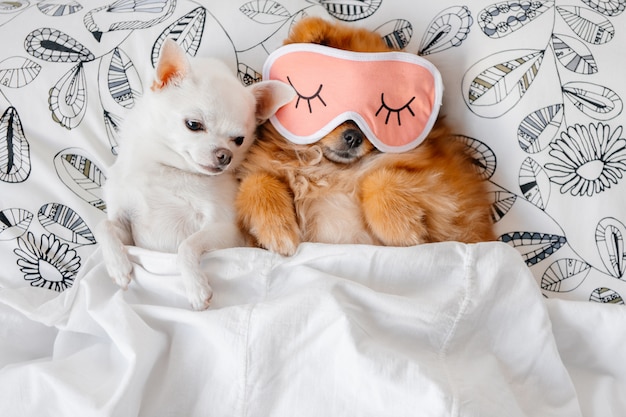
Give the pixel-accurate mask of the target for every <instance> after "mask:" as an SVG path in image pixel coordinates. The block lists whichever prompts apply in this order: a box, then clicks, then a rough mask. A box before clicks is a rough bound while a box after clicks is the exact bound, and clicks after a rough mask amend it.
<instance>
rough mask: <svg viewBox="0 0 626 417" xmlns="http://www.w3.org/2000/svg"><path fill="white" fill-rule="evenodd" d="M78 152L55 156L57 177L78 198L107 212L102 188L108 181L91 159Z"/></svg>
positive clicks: (67, 152)
mask: <svg viewBox="0 0 626 417" xmlns="http://www.w3.org/2000/svg"><path fill="white" fill-rule="evenodd" d="M76 152H80V150H78V149H74V150H72V149H66V150H64V151H61V152H59V153H58V154H56V155H55V157H54V168H55V169H56V171H57V175H58V176H59V178H60V179H61V181H62V182H63V184H65V185H66V186H67V187H68V188H69V189H70V190H72V192H74V193H75V194H76V195H77V196H79V197H80V198H81V199H83V200H84V201H86V202H87V203H89V204H90V205H92V206H94V207H95V208H97V209H99V210H102V211H104V212H106V204H105V202H104V200H103V199H102V186H103V185H104V182H105V181H106V179H105V177H104V174H103V173H102V171H101V170H100V168H98V166H97V165H96V164H94V163H93V162H92V161H91V160H90V159H88V158H86V157H84V156H82V155H79V154H77V153H76Z"/></svg>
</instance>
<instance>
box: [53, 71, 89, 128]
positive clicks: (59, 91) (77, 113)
mask: <svg viewBox="0 0 626 417" xmlns="http://www.w3.org/2000/svg"><path fill="white" fill-rule="evenodd" d="M48 108H49V109H50V111H51V112H52V119H53V120H54V121H55V122H57V123H58V124H60V125H61V126H63V127H65V128H67V129H74V128H75V127H76V126H78V125H79V124H80V122H81V121H82V120H83V117H84V116H85V111H86V109H87V87H86V82H85V73H84V71H83V64H82V63H79V64H77V65H75V66H74V67H73V68H72V69H71V70H69V71H68V72H67V73H65V75H63V77H61V79H60V80H59V81H57V83H56V84H55V85H54V87H52V88H51V89H50V95H49V97H48Z"/></svg>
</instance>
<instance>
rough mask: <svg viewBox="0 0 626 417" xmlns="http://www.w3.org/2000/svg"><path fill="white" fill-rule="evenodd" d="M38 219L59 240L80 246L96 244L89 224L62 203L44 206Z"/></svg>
mask: <svg viewBox="0 0 626 417" xmlns="http://www.w3.org/2000/svg"><path fill="white" fill-rule="evenodd" d="M37 217H38V219H39V223H41V225H42V226H43V227H44V229H46V231H48V232H50V233H52V234H54V235H55V236H56V237H58V238H59V239H63V240H65V241H67V242H71V243H76V244H79V245H93V244H94V243H96V238H95V237H94V235H93V233H92V232H91V229H89V227H88V226H87V223H85V221H84V220H83V219H82V218H81V217H80V216H79V215H78V214H77V213H76V212H75V211H74V210H72V209H71V208H70V207H68V206H65V205H63V204H61V203H48V204H44V205H43V206H41V208H40V209H39V213H38V214H37Z"/></svg>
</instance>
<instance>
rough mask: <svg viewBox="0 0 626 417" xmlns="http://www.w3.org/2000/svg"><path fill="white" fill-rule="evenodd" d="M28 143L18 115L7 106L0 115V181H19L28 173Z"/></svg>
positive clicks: (13, 109)
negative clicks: (0, 115)
mask: <svg viewBox="0 0 626 417" xmlns="http://www.w3.org/2000/svg"><path fill="white" fill-rule="evenodd" d="M30 163H31V162H30V144H29V143H28V140H27V139H26V136H25V135H24V129H23V128H22V122H21V121H20V116H19V114H18V113H17V110H16V109H15V108H14V107H9V108H8V109H6V110H5V112H4V113H3V114H2V117H0V181H2V182H7V183H13V184H15V183H20V182H24V181H26V179H27V178H28V176H29V175H30V170H31V166H30Z"/></svg>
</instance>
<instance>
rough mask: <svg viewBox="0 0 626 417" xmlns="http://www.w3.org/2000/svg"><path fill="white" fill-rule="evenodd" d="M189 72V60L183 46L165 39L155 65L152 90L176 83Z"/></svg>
mask: <svg viewBox="0 0 626 417" xmlns="http://www.w3.org/2000/svg"><path fill="white" fill-rule="evenodd" d="M188 72H189V60H188V59H187V55H186V54H185V51H184V50H183V48H181V47H180V46H179V45H178V44H177V43H176V42H175V41H174V40H172V39H169V38H167V39H165V42H163V45H162V46H161V53H160V54H159V60H158V62H157V66H156V76H155V79H154V82H153V83H152V91H156V90H161V89H162V88H164V87H165V86H167V85H170V84H174V85H176V84H177V83H179V82H180V81H182V79H183V78H185V76H186V75H187V73H188Z"/></svg>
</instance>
